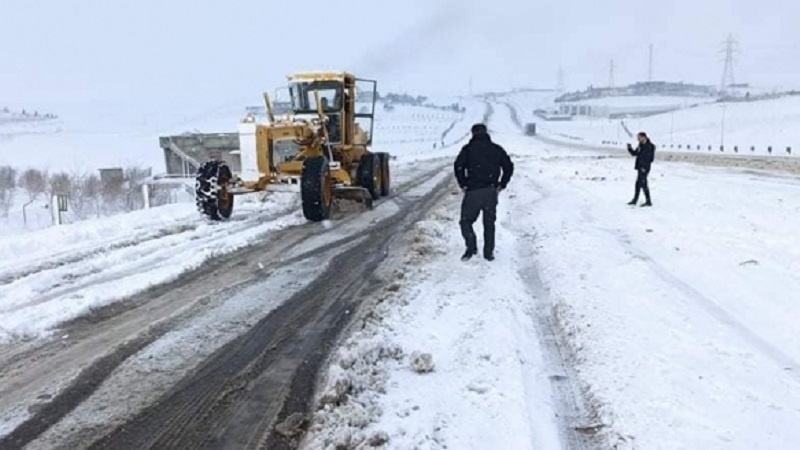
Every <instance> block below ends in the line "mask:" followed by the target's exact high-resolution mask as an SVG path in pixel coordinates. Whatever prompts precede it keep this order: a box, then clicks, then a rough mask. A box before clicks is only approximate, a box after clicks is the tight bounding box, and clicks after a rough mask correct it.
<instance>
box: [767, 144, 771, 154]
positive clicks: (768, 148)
mask: <svg viewBox="0 0 800 450" xmlns="http://www.w3.org/2000/svg"><path fill="white" fill-rule="evenodd" d="M767 153H769V154H770V155H771V154H772V146H771V145H770V146H769V147H767Z"/></svg>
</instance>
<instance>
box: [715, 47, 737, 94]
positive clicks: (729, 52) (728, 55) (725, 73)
mask: <svg viewBox="0 0 800 450" xmlns="http://www.w3.org/2000/svg"><path fill="white" fill-rule="evenodd" d="M722 53H723V54H724V55H725V66H724V67H723V69H722V81H721V82H720V86H719V88H720V91H721V92H725V91H726V90H727V89H726V88H727V87H728V86H730V85H732V84H734V83H735V82H736V78H735V77H734V73H733V64H734V63H735V62H736V55H738V54H739V42H738V41H737V40H736V38H734V37H733V35H732V34H729V35H728V39H726V40H725V48H723V49H722Z"/></svg>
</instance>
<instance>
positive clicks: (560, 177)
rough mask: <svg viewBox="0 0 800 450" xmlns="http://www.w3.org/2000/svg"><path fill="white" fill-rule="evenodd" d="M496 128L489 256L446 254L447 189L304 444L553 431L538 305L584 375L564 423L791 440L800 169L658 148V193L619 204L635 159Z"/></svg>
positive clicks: (798, 432) (695, 442) (337, 363)
mask: <svg viewBox="0 0 800 450" xmlns="http://www.w3.org/2000/svg"><path fill="white" fill-rule="evenodd" d="M493 128H494V129H495V130H496V131H497V133H496V134H495V137H496V139H497V140H498V141H500V142H501V143H502V144H504V145H505V146H506V148H507V149H509V150H510V151H511V152H512V153H513V155H514V159H515V160H516V163H517V175H516V176H515V179H514V180H513V181H512V184H511V186H510V188H509V190H508V192H506V193H504V194H503V195H502V196H501V197H502V198H501V206H500V213H499V217H500V220H499V223H500V227H499V231H498V233H499V234H498V239H499V250H498V254H497V256H498V259H497V261H495V262H494V263H492V264H489V263H486V262H485V261H482V260H479V261H473V262H469V263H467V264H463V263H460V262H459V261H458V257H459V255H460V252H461V246H460V241H459V239H460V237H459V232H458V228H457V222H456V220H455V217H456V215H457V211H456V209H457V208H456V204H455V203H456V202H455V201H453V200H451V201H449V202H448V203H447V205H446V206H445V207H444V209H442V210H440V211H438V212H437V213H436V214H435V215H434V216H433V217H431V218H430V220H429V221H427V222H423V223H421V224H420V225H419V234H420V238H419V240H418V241H417V242H415V243H414V244H413V245H412V247H411V249H412V255H414V258H412V259H411V262H410V264H409V267H407V269H406V271H405V272H401V273H398V274H397V277H396V278H397V279H396V284H397V289H396V294H395V295H394V296H390V297H388V298H386V299H383V300H382V301H381V304H380V306H378V307H377V308H376V309H375V311H371V312H369V313H366V314H365V318H364V323H365V326H364V327H363V329H361V327H359V331H356V332H354V334H352V335H351V336H350V338H349V339H348V340H347V341H346V342H345V343H344V344H343V346H342V348H341V349H340V350H339V352H338V353H337V354H336V356H335V358H334V359H333V361H332V367H331V369H330V372H329V375H328V377H327V379H326V384H325V385H324V386H323V391H322V393H321V398H320V404H321V406H322V409H321V410H320V412H319V413H318V414H317V417H316V422H315V425H314V426H313V427H312V431H313V433H312V434H311V438H310V439H309V440H308V441H307V442H306V446H307V447H308V448H334V446H335V444H336V443H340V442H342V440H348V439H350V440H353V439H355V440H356V441H361V440H365V441H366V442H372V443H374V444H377V443H382V442H384V448H445V447H447V448H486V447H487V446H490V445H491V446H492V447H496V448H554V447H557V446H558V445H557V444H554V442H555V441H554V439H558V438H559V436H561V437H562V439H563V435H564V433H565V430H564V429H563V427H564V426H565V424H564V423H563V422H559V421H558V420H557V418H556V417H555V416H556V414H558V412H559V408H560V407H561V406H560V405H559V402H558V401H556V399H557V398H558V396H554V397H551V394H552V393H553V392H555V391H556V387H555V386H556V381H554V380H558V379H560V378H559V377H563V376H564V373H563V372H562V371H561V369H560V368H558V367H555V366H553V365H550V364H547V363H545V364H543V363H542V360H543V359H544V360H545V361H546V360H547V359H546V358H543V357H542V353H543V351H545V350H542V349H543V348H544V349H546V348H547V347H546V346H545V347H543V346H542V345H541V344H539V343H540V342H542V341H541V340H540V338H541V335H542V332H543V330H542V329H541V327H539V326H537V323H536V322H535V321H534V319H533V317H531V314H529V313H530V312H531V311H533V310H535V309H536V308H544V309H545V310H546V311H549V313H550V314H549V315H550V319H551V320H552V323H554V324H555V329H556V332H557V334H558V339H560V340H561V341H562V342H563V343H564V353H563V355H562V356H563V357H564V359H565V360H566V361H567V362H568V363H569V365H570V366H572V367H573V368H574V369H575V371H576V379H575V382H576V383H578V384H579V386H580V401H582V402H583V407H584V413H585V416H583V417H580V418H579V419H582V420H577V421H575V422H573V423H571V424H568V425H567V426H571V427H573V428H582V430H583V431H585V432H587V433H590V434H591V433H596V434H597V436H595V437H596V438H599V439H602V441H603V442H604V444H602V445H600V447H601V448H611V447H613V448H646V449H651V448H653V449H660V448H664V449H673V448H703V449H752V448H765V449H766V448H769V449H773V448H794V446H795V443H796V442H797V441H798V439H800V429H798V428H797V427H796V424H797V423H800V375H798V374H800V365H799V364H798V361H800V350H798V349H800V340H799V338H798V335H797V333H796V332H795V329H796V326H795V322H796V318H797V317H800V304H798V303H797V302H796V295H795V293H796V292H798V290H799V289H800V275H798V273H800V271H798V269H800V267H798V262H797V261H800V258H798V257H800V254H798V248H800V241H799V240H800V235H798V228H797V226H796V223H797V220H796V218H797V216H798V214H800V200H798V198H800V182H798V181H797V180H796V179H795V178H793V177H787V176H785V175H770V174H768V173H753V172H743V171H741V170H735V169H726V168H711V167H701V166H695V165H689V164H680V163H663V162H662V163H659V162H657V163H656V166H655V168H654V171H653V173H652V175H651V180H652V181H651V185H652V189H653V195H654V203H655V205H656V206H655V208H652V209H642V208H638V207H629V206H626V205H625V203H626V202H627V201H628V200H629V199H630V197H631V195H632V187H633V179H634V177H633V175H634V172H633V169H632V160H629V159H620V158H609V157H604V156H603V155H597V154H595V153H586V152H583V151H580V150H568V149H564V148H563V147H554V146H548V145H543V144H540V143H538V142H537V141H532V140H528V139H526V138H523V137H521V136H519V134H518V133H517V132H516V130H515V129H514V126H513V125H511V124H509V123H508V121H505V122H502V123H501V122H498V123H494V124H493ZM530 279H534V280H537V279H538V280H540V282H541V286H542V292H541V294H540V295H537V292H536V289H532V283H531V282H530ZM526 281H527V282H526ZM536 283H538V281H536ZM536 283H533V284H536ZM425 353H428V354H430V356H431V358H432V361H433V364H434V367H433V370H432V372H430V373H422V374H419V373H416V372H415V371H414V370H413V369H412V360H414V359H415V358H416V357H418V356H419V354H425ZM558 426H560V427H561V430H560V433H559V430H558V429H557V427H558ZM562 445H563V441H562ZM564 447H566V448H570V446H569V445H564Z"/></svg>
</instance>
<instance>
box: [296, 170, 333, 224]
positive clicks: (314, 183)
mask: <svg viewBox="0 0 800 450" xmlns="http://www.w3.org/2000/svg"><path fill="white" fill-rule="evenodd" d="M300 196H301V198H302V202H303V216H305V218H306V219H307V220H310V221H312V222H320V221H322V220H325V219H327V218H329V217H330V215H331V206H332V205H333V177H331V170H330V166H329V165H328V160H327V159H326V158H324V157H316V158H308V159H306V160H305V161H304V162H303V176H302V179H301V181H300Z"/></svg>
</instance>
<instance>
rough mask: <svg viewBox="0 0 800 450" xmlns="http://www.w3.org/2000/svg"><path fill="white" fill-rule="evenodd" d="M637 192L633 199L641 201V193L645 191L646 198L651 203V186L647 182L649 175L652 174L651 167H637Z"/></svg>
mask: <svg viewBox="0 0 800 450" xmlns="http://www.w3.org/2000/svg"><path fill="white" fill-rule="evenodd" d="M636 173H637V175H636V194H634V196H633V201H634V202H638V201H639V193H640V192H641V191H644V199H645V200H646V201H647V203H650V186H648V184H647V175H649V174H650V169H637V170H636Z"/></svg>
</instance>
